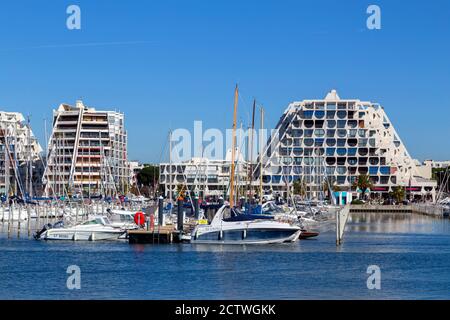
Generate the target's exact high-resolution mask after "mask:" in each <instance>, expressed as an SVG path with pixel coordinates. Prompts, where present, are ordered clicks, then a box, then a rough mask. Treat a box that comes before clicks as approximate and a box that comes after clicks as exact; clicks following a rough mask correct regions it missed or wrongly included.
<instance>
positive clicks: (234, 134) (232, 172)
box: [230, 85, 239, 208]
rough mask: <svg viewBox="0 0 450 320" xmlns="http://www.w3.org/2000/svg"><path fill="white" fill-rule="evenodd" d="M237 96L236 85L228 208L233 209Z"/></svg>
mask: <svg viewBox="0 0 450 320" xmlns="http://www.w3.org/2000/svg"><path fill="white" fill-rule="evenodd" d="M238 95H239V89H238V86H237V85H236V88H235V90H234V112H233V136H232V146H231V177H230V207H231V208H233V207H234V170H235V167H234V157H235V148H236V116H237V106H238Z"/></svg>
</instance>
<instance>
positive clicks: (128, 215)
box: [106, 209, 138, 230]
mask: <svg viewBox="0 0 450 320" xmlns="http://www.w3.org/2000/svg"><path fill="white" fill-rule="evenodd" d="M106 212H107V214H108V218H109V221H110V224H111V226H113V227H116V228H122V229H127V230H130V229H136V228H137V227H138V226H137V225H136V223H135V222H134V215H135V214H136V212H132V211H127V210H110V209H107V210H106Z"/></svg>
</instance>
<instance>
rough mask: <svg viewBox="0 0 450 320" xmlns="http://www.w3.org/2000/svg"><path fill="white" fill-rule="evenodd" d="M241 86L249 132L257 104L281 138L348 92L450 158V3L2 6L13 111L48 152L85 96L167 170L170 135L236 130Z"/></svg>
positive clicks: (3, 61) (6, 104)
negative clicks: (200, 128)
mask: <svg viewBox="0 0 450 320" xmlns="http://www.w3.org/2000/svg"><path fill="white" fill-rule="evenodd" d="M70 4H77V5H79V6H80V7H81V11H82V29H81V30H79V31H78V30H76V31H71V30H68V29H67V28H66V18H67V16H68V15H67V14H66V8H67V6H69V5H70ZM370 4H377V5H379V6H380V7H381V10H382V29H381V30H379V31H370V30H368V29H367V28H366V19H367V17H368V15H367V14H366V8H367V7H368V5H370ZM95 43H97V44H98V45H92V44H95ZM102 43H103V45H102ZM105 43H109V44H105ZM79 44H84V45H79ZM235 83H239V85H240V88H241V96H242V99H241V101H240V109H239V115H240V118H241V119H243V120H244V121H247V119H248V117H249V113H250V108H251V100H252V99H253V97H255V98H256V99H257V100H258V101H259V102H260V103H261V104H263V105H264V107H265V108H266V116H267V123H266V125H267V126H269V127H270V126H272V127H273V126H274V125H275V123H276V121H277V120H278V118H279V117H280V115H281V113H282V112H283V110H284V109H285V108H286V106H287V104H288V103H289V102H291V101H293V100H303V99H313V98H322V97H324V96H325V94H326V92H327V91H328V90H329V89H331V88H336V89H337V90H338V92H339V94H340V96H341V97H343V98H359V99H362V100H370V101H373V102H378V103H380V104H381V105H383V106H384V108H385V109H386V110H387V113H388V115H389V117H390V119H391V121H392V122H393V123H394V125H395V127H396V129H397V131H398V132H399V134H400V136H401V138H402V140H403V141H404V142H405V144H406V146H407V148H408V149H409V152H410V153H411V155H412V156H413V157H415V158H419V159H421V160H423V159H426V158H433V159H450V1H448V0H436V1H400V0H396V1H395V0H390V1H378V0H373V1H356V0H353V1H325V0H319V1H317V0H316V1H312V0H311V1H298V0H297V1H261V0H258V1H256V0H252V1H250V0H247V1H242V0H240V1H234V0H226V1H210V0H209V1H207V0H204V1H197V0H193V1H181V0H180V1H150V0H145V1H144V0H142V1H119V0H114V1H112V0H108V1H107V0H101V1H100V0H89V1H72V0H70V1H56V0H53V1H50V0H45V1H36V0H33V1H31V0H30V1H23V0H14V1H12V0H2V1H1V3H0V110H8V111H18V112H22V113H24V114H31V116H32V125H33V128H34V131H35V132H36V134H37V135H38V137H40V138H41V143H42V144H44V143H43V142H44V141H43V140H44V139H43V137H44V133H43V131H44V129H43V128H44V121H43V119H44V118H45V117H47V118H48V119H50V118H51V115H52V109H54V108H56V107H57V106H58V105H59V104H60V103H62V102H66V103H74V102H75V100H76V99H78V98H80V97H82V98H83V100H84V102H85V103H86V104H87V105H91V106H94V107H96V108H98V109H117V110H121V111H124V112H125V113H126V123H127V128H128V132H129V157H130V158H131V159H138V160H141V161H144V162H149V161H153V162H159V161H160V155H161V149H162V147H163V145H164V144H165V139H166V135H167V132H168V130H169V128H170V127H171V128H178V127H185V128H188V129H190V128H192V127H193V121H194V120H203V121H204V127H205V128H208V127H217V128H226V127H228V128H229V127H231V122H232V104H233V90H234V86H235Z"/></svg>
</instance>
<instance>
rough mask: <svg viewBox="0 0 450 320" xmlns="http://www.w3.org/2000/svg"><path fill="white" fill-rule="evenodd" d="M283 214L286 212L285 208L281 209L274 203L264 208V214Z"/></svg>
mask: <svg viewBox="0 0 450 320" xmlns="http://www.w3.org/2000/svg"><path fill="white" fill-rule="evenodd" d="M283 212H284V210H283V208H281V207H280V206H277V205H276V204H275V203H273V202H269V203H267V204H266V205H265V206H264V207H263V213H268V214H270V213H283Z"/></svg>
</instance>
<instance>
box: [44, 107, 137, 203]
mask: <svg viewBox="0 0 450 320" xmlns="http://www.w3.org/2000/svg"><path fill="white" fill-rule="evenodd" d="M47 147H48V150H47V153H48V156H47V159H48V161H47V167H46V170H45V172H44V179H43V180H44V183H45V192H46V194H47V195H48V196H64V195H83V196H94V195H109V196H112V195H117V194H126V193H127V192H128V188H129V183H130V167H129V164H128V158H127V132H126V130H125V124H124V114H123V113H119V112H115V111H98V110H95V109H94V108H91V107H87V106H85V105H84V104H83V102H82V101H77V103H76V105H75V106H70V105H68V104H61V105H60V106H59V108H58V109H57V110H54V111H53V130H52V134H51V136H50V139H49V141H48V146H47Z"/></svg>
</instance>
